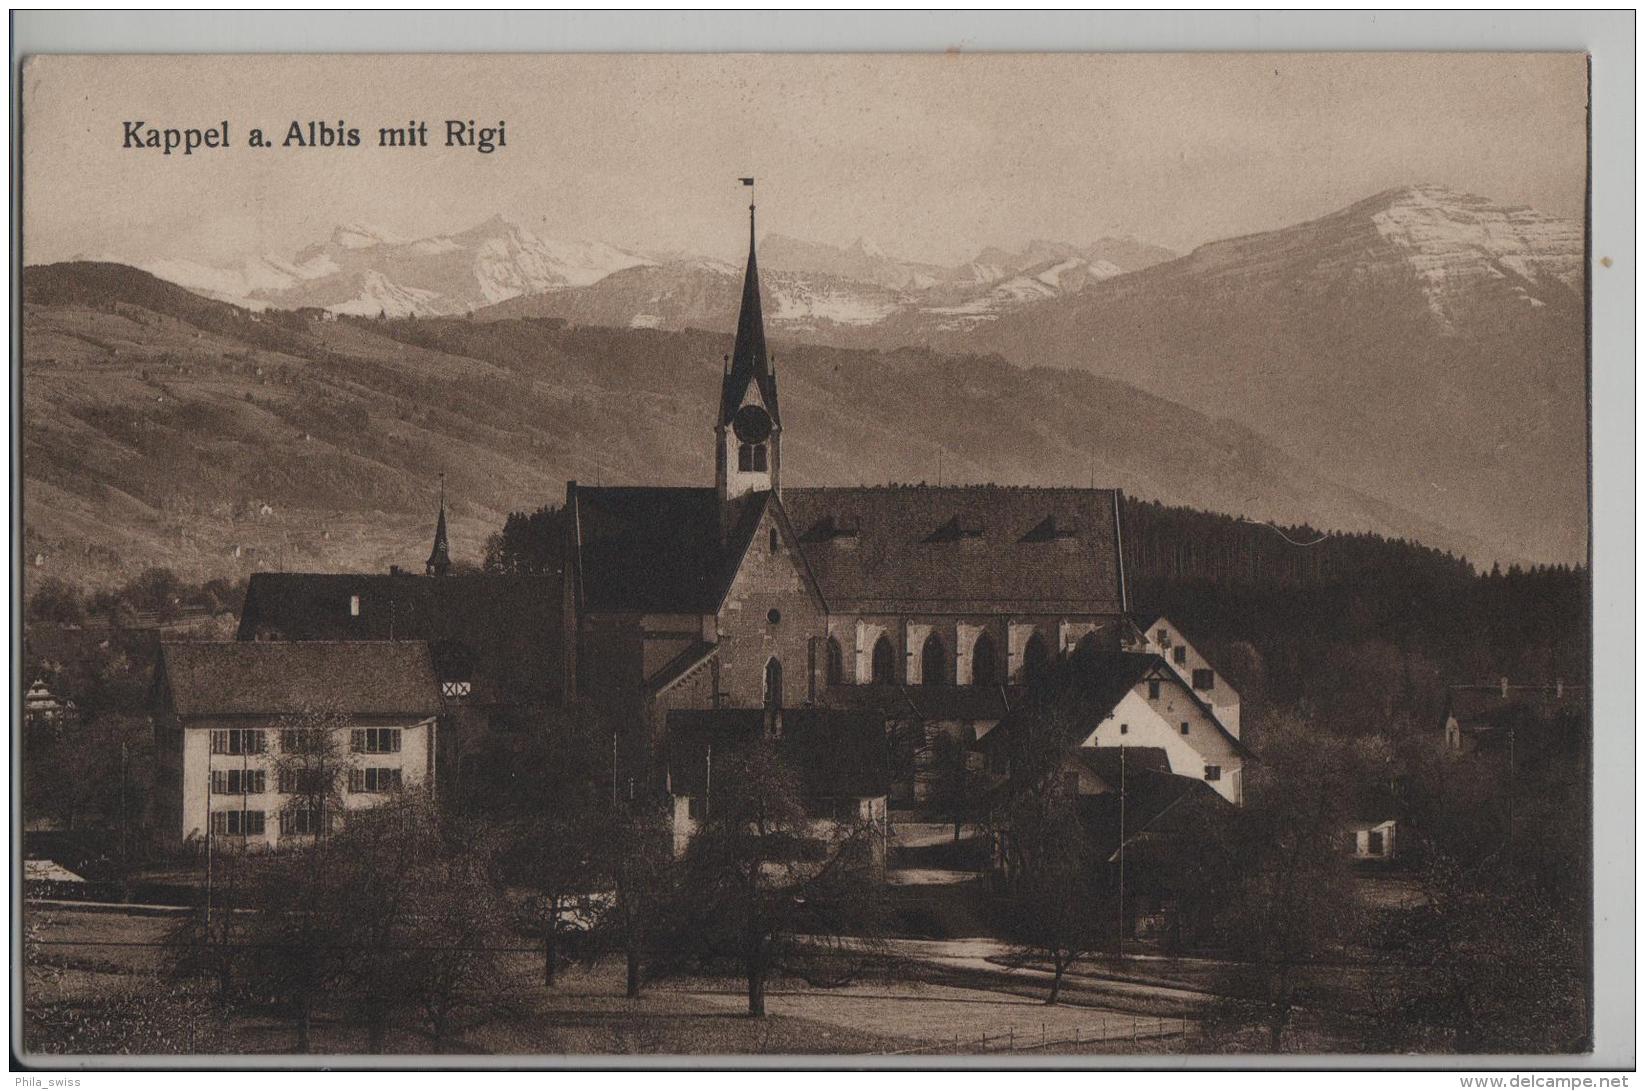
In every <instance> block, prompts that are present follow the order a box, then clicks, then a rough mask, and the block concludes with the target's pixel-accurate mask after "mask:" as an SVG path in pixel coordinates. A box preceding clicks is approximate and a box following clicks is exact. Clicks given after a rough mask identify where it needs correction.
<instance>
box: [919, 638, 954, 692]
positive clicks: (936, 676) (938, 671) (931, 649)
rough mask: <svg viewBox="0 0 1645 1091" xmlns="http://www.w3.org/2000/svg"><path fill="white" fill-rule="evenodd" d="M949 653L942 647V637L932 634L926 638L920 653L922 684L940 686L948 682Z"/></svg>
mask: <svg viewBox="0 0 1645 1091" xmlns="http://www.w3.org/2000/svg"><path fill="white" fill-rule="evenodd" d="M947 676H948V652H947V650H946V649H944V648H943V646H942V637H940V636H938V635H937V634H936V633H932V634H931V635H930V636H928V637H926V638H925V647H924V648H923V649H922V650H921V651H920V684H921V685H922V686H940V685H942V684H943V683H944V682H946V681H947V680H948V677H947Z"/></svg>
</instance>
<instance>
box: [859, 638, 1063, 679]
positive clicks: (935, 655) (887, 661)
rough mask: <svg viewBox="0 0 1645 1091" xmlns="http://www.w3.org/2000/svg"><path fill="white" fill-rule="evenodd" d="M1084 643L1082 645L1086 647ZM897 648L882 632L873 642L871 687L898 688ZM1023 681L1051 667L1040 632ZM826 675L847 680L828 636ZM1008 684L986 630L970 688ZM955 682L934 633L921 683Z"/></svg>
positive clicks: (923, 650) (974, 649)
mask: <svg viewBox="0 0 1645 1091" xmlns="http://www.w3.org/2000/svg"><path fill="white" fill-rule="evenodd" d="M1083 643H1084V642H1082V644H1083ZM898 658H899V657H898V655H897V649H896V646H895V645H894V644H892V642H891V637H890V636H889V635H888V634H886V633H881V634H880V636H879V639H878V640H876V641H875V642H874V649H873V652H872V654H871V655H870V657H869V677H868V679H867V681H868V682H869V683H870V684H872V685H884V686H889V685H896V684H897V683H898V682H900V681H902V679H900V678H898V674H899V671H898V670H897V660H898ZM1022 664H1023V665H1022V678H1021V680H1022V681H1030V680H1032V679H1033V678H1035V677H1038V676H1039V675H1041V674H1043V673H1044V672H1045V670H1046V669H1047V668H1049V667H1050V665H1051V649H1050V646H1049V645H1048V644H1047V643H1046V640H1045V638H1044V637H1043V636H1041V635H1040V634H1039V633H1037V632H1036V633H1032V634H1030V635H1029V637H1028V640H1027V642H1026V643H1025V644H1024V645H1023V650H1022ZM826 674H827V680H828V684H829V685H831V686H838V685H844V684H845V682H846V677H845V650H844V649H843V648H842V647H841V646H840V642H839V640H838V639H837V638H835V637H832V636H831V637H829V638H828V643H827V663H826ZM1007 681H1009V679H1008V678H1007V676H1006V666H1005V657H1004V656H1003V655H1002V654H1001V653H1000V648H999V644H998V642H997V641H996V640H995V639H994V637H993V636H992V635H991V634H990V633H989V632H988V631H987V630H984V631H982V632H981V633H978V634H977V638H976V640H975V642H974V643H973V644H972V645H971V685H973V686H998V685H1003V684H1004V683H1006V682H1007ZM954 682H955V665H954V660H953V657H952V656H951V655H950V653H949V650H948V646H947V644H946V643H945V642H944V641H943V638H942V636H941V635H940V634H938V633H931V634H929V635H928V636H926V638H925V642H924V643H923V644H922V645H921V647H920V683H921V684H922V685H927V686H941V685H953V684H954Z"/></svg>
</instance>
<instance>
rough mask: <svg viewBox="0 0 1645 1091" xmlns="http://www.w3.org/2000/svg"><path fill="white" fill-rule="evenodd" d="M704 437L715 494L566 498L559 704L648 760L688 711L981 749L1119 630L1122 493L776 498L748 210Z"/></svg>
mask: <svg viewBox="0 0 1645 1091" xmlns="http://www.w3.org/2000/svg"><path fill="white" fill-rule="evenodd" d="M686 393H687V394H689V392H686ZM707 393H708V392H706V391H705V392H704V394H705V395H706V394H707ZM704 439H705V440H708V441H711V443H712V457H713V471H714V483H713V485H712V486H708V485H704V486H702V487H696V488H689V487H687V488H680V487H656V486H643V485H641V486H593V487H591V486H588V485H583V484H580V483H578V482H575V481H573V482H570V483H568V484H567V486H566V495H565V507H564V516H565V518H564V526H565V533H566V535H567V539H568V540H567V542H566V543H565V547H564V551H563V556H564V557H565V559H566V563H565V579H566V587H565V603H566V611H565V623H566V631H565V633H564V637H563V647H564V649H565V663H564V665H565V674H564V677H563V680H562V689H563V692H565V693H566V694H567V696H568V697H574V698H583V699H587V700H590V701H593V702H594V703H596V704H597V705H599V706H601V707H603V708H605V709H606V710H607V711H608V712H609V713H610V714H611V715H612V716H613V717H614V718H615V719H617V720H618V721H620V722H622V723H625V724H629V725H633V728H634V730H635V731H636V733H638V734H639V735H641V736H643V740H644V743H645V744H646V745H647V746H648V748H649V749H650V752H651V753H653V754H654V753H657V752H658V747H659V746H660V745H661V744H662V743H663V741H664V739H663V736H664V734H665V733H666V727H667V722H668V719H669V713H670V712H677V711H680V710H715V709H727V710H730V709H762V710H765V712H766V714H767V716H768V719H769V720H770V721H771V722H772V723H773V724H774V725H776V724H778V723H779V722H780V720H781V717H782V716H783V713H784V711H785V710H791V709H799V708H806V709H840V710H858V711H872V712H876V713H878V714H880V715H883V716H884V717H885V719H886V721H887V722H888V723H892V724H893V725H895V724H897V723H899V722H907V721H918V722H919V723H920V724H922V725H923V727H924V728H925V729H926V730H930V729H931V728H932V727H934V726H947V727H949V728H969V730H970V732H971V734H972V736H973V737H975V736H976V735H978V734H981V733H984V732H986V730H987V729H988V728H989V727H991V726H992V724H993V723H995V722H997V721H998V720H999V719H1000V718H1001V716H1003V715H1004V713H1005V712H1006V711H1007V710H1008V708H1009V707H1010V705H1011V703H1012V700H1013V696H1014V694H1015V693H1018V692H1020V690H1021V688H1022V686H1023V685H1024V684H1025V682H1026V681H1027V679H1028V678H1029V677H1030V676H1032V675H1033V674H1034V672H1035V671H1037V670H1039V669H1040V668H1041V667H1043V666H1045V665H1047V664H1049V663H1050V662H1052V661H1053V660H1054V659H1055V658H1057V657H1059V656H1061V655H1065V654H1068V653H1070V652H1072V651H1073V650H1075V649H1076V648H1089V649H1095V650H1104V651H1106V650H1116V649H1117V648H1118V647H1119V646H1120V644H1121V642H1122V640H1123V639H1125V638H1126V637H1127V635H1128V633H1129V631H1130V629H1129V626H1128V623H1127V622H1126V612H1127V609H1128V607H1129V603H1128V601H1127V595H1126V582H1125V568H1124V563H1123V560H1122V554H1123V542H1122V527H1121V521H1120V500H1121V496H1120V493H1119V491H1118V490H1113V489H1082V488H1015V487H998V486H992V485H970V486H930V485H884V486H872V487H849V488H822V487H806V486H804V485H802V484H800V483H796V482H785V481H784V474H783V470H784V466H783V439H784V424H783V408H782V398H781V384H780V382H779V376H778V373H777V371H776V369H775V367H774V366H773V364H772V359H771V355H770V353H769V352H768V350H767V347H766V338H765V326H764V321H763V318H762V313H761V293H760V278H759V269H758V264H757V260H756V254H755V241H754V206H753V205H750V206H749V250H748V263H747V269H746V272H745V274H744V280H743V287H742V301H741V311H740V314H739V317H738V321H737V331H736V338H735V342H734V345H733V348H732V351H731V354H730V355H729V356H728V357H727V358H726V361H725V366H724V369H723V375H722V379H721V383H720V390H719V397H718V409H717V413H716V417H715V424H714V428H713V432H712V435H711V436H705V437H704ZM708 454H709V452H708V451H707V450H705V451H704V455H705V460H704V461H705V470H706V463H707V458H706V456H707V455H708ZM705 476H706V474H705ZM778 730H780V728H778ZM636 741H639V740H636ZM916 745H917V744H916Z"/></svg>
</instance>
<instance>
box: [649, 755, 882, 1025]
mask: <svg viewBox="0 0 1645 1091" xmlns="http://www.w3.org/2000/svg"><path fill="white" fill-rule="evenodd" d="M715 759H716V760H715V786H716V787H715V794H714V809H713V811H712V812H711V813H710V815H709V816H708V817H707V819H705V820H704V822H703V824H702V826H701V827H700V828H699V829H698V831H697V832H696V834H695V835H694V836H693V838H692V840H691V843H690V845H689V846H688V848H687V849H686V852H685V856H684V859H683V861H682V873H681V879H680V883H679V886H678V888H677V891H676V894H677V898H676V902H675V907H674V911H673V912H672V913H671V914H669V920H670V923H671V924H672V925H673V926H674V927H675V929H676V931H675V936H676V940H675V942H674V943H671V944H669V945H668V947H669V948H671V951H672V953H673V954H674V955H675V956H676V958H678V956H679V955H680V954H681V953H684V952H687V951H693V952H695V953H698V954H700V955H707V956H709V957H713V956H720V957H731V958H734V959H735V960H736V962H737V963H738V964H739V966H740V968H741V971H742V974H743V977H744V980H745V981H746V982H747V986H748V1012H749V1014H750V1015H753V1016H764V1015H765V1010H766V1009H765V993H766V985H767V982H768V981H769V980H770V979H771V977H772V976H773V975H774V974H777V973H780V972H783V971H788V972H793V973H798V974H800V975H802V976H805V977H806V978H807V979H808V980H818V981H839V980H845V979H847V978H848V977H849V976H850V973H851V972H852V971H853V969H854V964H855V963H856V962H858V961H860V960H861V959H863V958H864V957H866V956H867V955H868V954H869V953H871V952H872V951H873V950H874V947H875V944H876V941H877V940H878V938H879V937H880V936H881V935H882V934H883V928H884V921H885V919H886V918H885V902H884V884H883V875H882V873H881V870H880V868H879V866H878V859H877V851H878V841H879V837H880V832H879V830H878V828H877V827H876V826H875V825H874V824H873V823H872V822H865V821H820V822H819V821H817V820H816V819H815V816H814V815H813V813H812V811H811V809H810V808H809V807H808V805H807V803H808V801H807V800H806V799H805V797H804V795H803V793H802V790H801V786H800V782H799V779H798V778H797V777H796V775H795V773H794V771H793V770H791V769H789V768H787V767H786V766H785V765H784V763H783V762H782V760H781V759H780V757H779V756H778V754H777V750H776V747H775V746H774V745H773V742H772V740H771V739H770V738H768V737H765V736H761V737H760V738H758V739H756V740H754V741H753V742H751V743H749V744H747V745H746V746H744V747H742V748H741V749H739V750H735V751H730V752H728V753H727V754H726V755H725V757H724V758H723V759H722V758H721V757H720V755H719V753H718V752H717V751H716V755H715ZM674 965H676V966H677V965H678V962H676V963H675V964H674Z"/></svg>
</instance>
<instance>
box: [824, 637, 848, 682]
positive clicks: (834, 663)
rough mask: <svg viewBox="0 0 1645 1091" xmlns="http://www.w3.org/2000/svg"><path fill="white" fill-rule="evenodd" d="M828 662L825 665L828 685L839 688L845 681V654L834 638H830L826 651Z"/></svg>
mask: <svg viewBox="0 0 1645 1091" xmlns="http://www.w3.org/2000/svg"><path fill="white" fill-rule="evenodd" d="M824 651H825V652H826V655H827V659H828V662H827V663H826V664H824V671H825V674H826V677H827V679H828V684H829V685H831V686H837V685H839V684H841V683H842V682H844V681H845V653H844V652H842V651H841V650H840V642H839V641H838V640H835V639H834V638H833V637H829V638H828V644H827V646H826V648H825V649H824Z"/></svg>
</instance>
